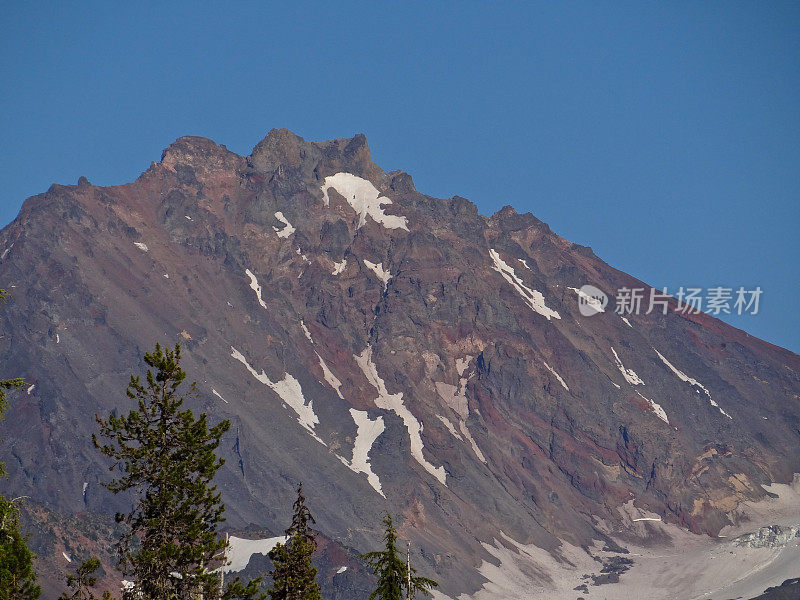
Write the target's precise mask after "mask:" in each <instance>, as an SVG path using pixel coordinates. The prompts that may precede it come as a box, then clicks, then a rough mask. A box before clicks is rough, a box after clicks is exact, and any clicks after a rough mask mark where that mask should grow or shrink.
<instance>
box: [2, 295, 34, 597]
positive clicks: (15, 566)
mask: <svg viewBox="0 0 800 600" xmlns="http://www.w3.org/2000/svg"><path fill="white" fill-rule="evenodd" d="M8 297H9V296H8V292H6V291H5V290H3V289H0V304H2V303H3V302H5V301H6V300H7V299H8ZM23 385H25V382H24V381H23V380H22V379H19V378H15V379H0V418H5V417H4V414H5V410H6V408H7V407H8V398H7V396H6V392H7V391H8V390H14V389H18V388H21V387H22V386H23ZM5 473H6V470H5V464H4V463H3V462H0V477H2V476H3V475H5ZM33 559H34V555H33V552H31V551H30V549H29V548H28V539H27V537H26V536H24V535H22V533H21V532H20V530H19V509H18V508H17V507H16V505H15V504H14V502H13V501H11V500H7V499H6V498H5V497H4V496H2V495H0V600H36V599H37V598H39V596H40V595H41V589H40V588H39V586H38V585H36V573H35V572H34V570H33Z"/></svg>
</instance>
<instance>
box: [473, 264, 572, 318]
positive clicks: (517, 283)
mask: <svg viewBox="0 0 800 600" xmlns="http://www.w3.org/2000/svg"><path fill="white" fill-rule="evenodd" d="M489 255H490V256H491V257H492V261H493V262H494V265H493V266H492V268H493V269H494V270H495V271H497V272H498V273H500V275H502V276H503V279H505V280H506V281H507V282H508V283H510V284H511V285H512V286H514V289H516V290H517V292H519V295H520V296H522V298H523V299H524V300H525V302H527V304H528V306H530V307H531V310H533V311H534V312H537V313H539V314H540V315H542V316H543V317H546V318H547V320H548V321H549V320H550V319H551V318H554V319H560V318H561V315H559V314H558V313H557V312H556V311H554V310H552V309H550V308H548V307H547V305H546V304H545V302H544V296H543V295H542V293H541V292H539V291H537V290H532V289H530V288H529V287H527V286H526V285H525V284H524V283H522V279H520V278H519V277H517V274H516V272H515V271H514V268H513V267H511V266H510V265H508V264H506V263H505V262H504V261H503V259H502V258H500V254H498V252H497V250H494V249H490V250H489Z"/></svg>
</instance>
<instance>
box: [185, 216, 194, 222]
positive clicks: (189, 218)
mask: <svg viewBox="0 0 800 600" xmlns="http://www.w3.org/2000/svg"><path fill="white" fill-rule="evenodd" d="M183 216H184V218H185V219H186V220H187V221H194V219H192V217H190V216H189V215H183Z"/></svg>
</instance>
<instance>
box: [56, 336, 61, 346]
mask: <svg viewBox="0 0 800 600" xmlns="http://www.w3.org/2000/svg"><path fill="white" fill-rule="evenodd" d="M60 343H61V338H60V337H59V335H58V334H56V344H60Z"/></svg>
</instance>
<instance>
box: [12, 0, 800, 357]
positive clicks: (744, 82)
mask: <svg viewBox="0 0 800 600" xmlns="http://www.w3.org/2000/svg"><path fill="white" fill-rule="evenodd" d="M221 4H222V3H221ZM431 4H432V6H431ZM497 4H498V3H493V5H491V6H490V5H489V3H477V2H475V3H473V2H459V3H456V2H438V3H413V2H412V3H408V2H404V3H400V2H391V3H389V2H369V3H366V2H365V3H350V2H343V3H342V2H336V3H333V2H325V3H322V2H320V3H296V2H285V3H267V2H257V3H225V6H218V5H212V4H210V3H205V2H191V3H188V2H187V3H184V4H181V3H173V2H166V3H161V2H159V3H152V4H145V3H143V4H141V5H140V6H138V7H135V8H131V7H128V6H125V5H124V4H123V3H121V2H104V3H50V4H44V3H22V2H11V1H9V2H4V3H3V5H2V7H1V8H0V28H1V33H2V36H0V77H1V78H2V79H1V81H2V85H1V86H0V123H1V125H0V131H2V151H1V152H2V160H0V177H2V191H3V196H2V200H0V204H1V206H0V220H1V221H2V223H3V224H5V223H7V222H8V221H10V220H11V219H12V218H13V217H14V216H15V214H16V213H17V211H18V209H19V206H20V204H21V203H22V201H23V200H24V199H25V198H26V197H27V196H29V195H32V194H35V193H38V192H41V191H44V190H46V189H47V187H48V186H49V185H50V184H51V183H53V182H59V183H74V182H75V181H76V180H77V178H78V176H80V175H86V176H87V177H88V178H89V179H90V180H91V181H92V182H93V183H97V184H102V185H108V184H116V183H122V182H126V181H130V180H132V179H134V178H135V177H136V176H137V175H138V174H139V173H140V172H141V171H143V170H144V169H146V168H147V166H148V165H149V163H150V161H152V160H158V159H159V157H160V153H161V150H162V149H163V148H164V147H166V146H167V145H168V144H169V143H170V142H171V141H173V140H174V139H175V138H177V137H179V136H181V135H185V134H193V135H202V136H206V137H210V138H212V139H214V140H216V141H217V142H219V143H223V144H226V145H227V146H228V147H229V148H231V149H232V150H234V151H236V152H238V153H240V154H248V153H249V151H250V150H251V148H252V147H253V146H254V145H255V144H256V143H257V142H258V141H259V140H260V139H261V138H262V137H263V136H264V135H265V134H266V132H267V131H268V130H269V129H270V128H272V127H288V128H289V129H292V130H293V131H295V132H296V133H298V134H299V135H302V136H303V137H305V138H307V139H329V138H333V137H345V136H347V137H349V136H351V135H353V134H354V133H357V132H364V133H366V135H367V137H368V139H369V142H370V145H371V147H372V150H373V156H374V158H375V160H376V162H378V164H380V165H381V166H382V167H384V168H385V169H387V170H391V169H397V168H400V169H403V170H405V171H408V172H409V173H411V174H412V175H413V176H414V179H415V182H416V184H417V187H418V189H420V190H421V191H424V192H426V193H429V194H432V195H437V196H442V197H449V196H452V195H455V194H458V195H462V196H465V197H468V198H470V199H471V200H473V201H474V202H476V203H477V204H478V206H479V208H480V210H481V212H482V213H484V214H491V213H492V212H493V211H495V210H496V209H497V208H499V207H501V206H503V205H505V204H512V205H513V206H515V207H516V208H517V209H518V210H519V211H520V212H522V211H531V212H533V213H534V214H535V215H536V216H537V217H539V218H540V219H542V220H544V221H546V222H547V223H549V224H550V225H551V227H552V228H553V229H554V230H555V231H556V232H558V233H559V234H561V235H563V236H564V237H566V238H568V239H570V240H572V241H575V242H578V243H581V244H585V245H590V246H592V247H593V248H594V249H595V251H596V252H597V254H598V255H599V256H601V257H602V258H604V259H605V260H606V261H607V262H609V263H610V264H612V265H614V266H616V267H618V268H620V269H622V270H625V271H627V272H629V273H631V274H633V275H635V276H637V277H639V278H641V279H643V280H645V281H647V282H648V283H651V284H653V285H656V286H658V287H663V286H669V287H670V288H673V287H675V286H679V285H683V286H699V287H708V286H714V285H725V286H729V287H738V286H739V285H744V286H748V287H753V286H756V285H760V286H761V287H762V288H763V289H764V295H763V296H762V305H761V314H759V315H757V316H747V317H742V318H738V319H732V320H731V322H732V323H733V324H735V325H736V326H738V327H741V328H743V329H746V330H747V331H749V332H751V333H753V334H754V335H757V336H759V337H763V338H765V339H767V340H769V341H771V342H774V343H777V344H779V345H782V346H785V347H789V348H791V349H793V350H794V351H796V352H797V351H800V315H798V301H799V300H800V237H799V236H798V227H799V226H800V202H798V200H799V199H800V198H798V196H799V195H800V2H750V3H741V2H668V3H645V2H632V3H626V2H613V3H602V2H573V3H562V2H547V3H521V2H520V3H505V4H504V3H499V6H498V5H497Z"/></svg>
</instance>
